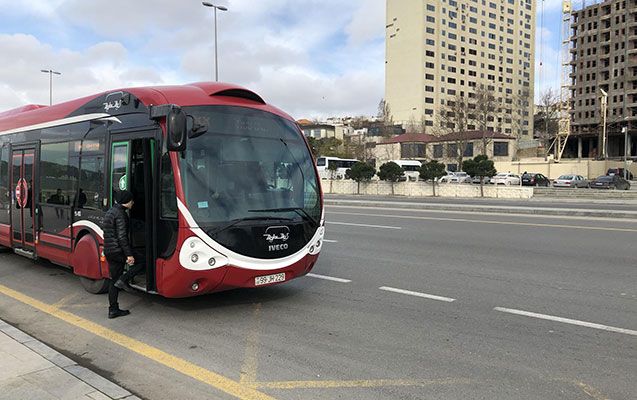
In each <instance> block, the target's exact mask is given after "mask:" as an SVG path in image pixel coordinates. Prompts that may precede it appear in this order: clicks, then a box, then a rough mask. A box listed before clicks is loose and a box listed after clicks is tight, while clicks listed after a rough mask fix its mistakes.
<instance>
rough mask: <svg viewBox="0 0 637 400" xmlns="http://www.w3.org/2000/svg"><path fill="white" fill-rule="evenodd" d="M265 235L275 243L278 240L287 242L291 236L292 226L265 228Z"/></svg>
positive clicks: (267, 239)
mask: <svg viewBox="0 0 637 400" xmlns="http://www.w3.org/2000/svg"><path fill="white" fill-rule="evenodd" d="M263 237H264V238H265V240H266V241H267V242H268V243H274V242H275V241H277V240H280V241H282V242H287V240H288V239H289V238H290V228H288V227H287V226H270V227H268V228H267V229H266V230H265V233H264V234H263Z"/></svg>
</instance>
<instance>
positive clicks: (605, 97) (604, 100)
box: [599, 88, 608, 160]
mask: <svg viewBox="0 0 637 400" xmlns="http://www.w3.org/2000/svg"><path fill="white" fill-rule="evenodd" d="M599 90H600V91H601V92H602V158H603V159H604V160H605V159H606V106H607V105H608V93H606V91H605V90H604V89H601V88H600V89H599Z"/></svg>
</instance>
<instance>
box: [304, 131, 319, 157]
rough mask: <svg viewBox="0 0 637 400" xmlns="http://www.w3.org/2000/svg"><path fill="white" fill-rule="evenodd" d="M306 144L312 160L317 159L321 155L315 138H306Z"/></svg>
mask: <svg viewBox="0 0 637 400" xmlns="http://www.w3.org/2000/svg"><path fill="white" fill-rule="evenodd" d="M307 144H308V145H309V146H310V151H311V152H312V155H313V156H314V158H317V157H318V156H320V155H321V153H320V152H319V145H318V141H317V140H316V138H313V137H312V136H308V137H307Z"/></svg>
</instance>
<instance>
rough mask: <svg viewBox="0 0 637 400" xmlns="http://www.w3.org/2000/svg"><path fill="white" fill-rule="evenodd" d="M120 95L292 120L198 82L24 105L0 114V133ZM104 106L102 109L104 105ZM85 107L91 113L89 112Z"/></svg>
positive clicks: (238, 90)
mask: <svg viewBox="0 0 637 400" xmlns="http://www.w3.org/2000/svg"><path fill="white" fill-rule="evenodd" d="M120 92H121V93H130V94H131V95H132V96H134V97H135V99H136V100H139V101H140V102H141V103H142V104H143V105H144V106H146V107H148V106H151V105H153V106H157V105H163V104H176V105H178V106H183V107H187V106H199V105H231V106H243V107H250V108H256V109H260V110H263V111H267V112H270V113H273V114H276V115H279V116H281V117H283V118H285V119H288V120H290V121H294V119H292V117H290V116H289V115H288V114H286V113H285V112H283V111H281V110H279V109H278V108H276V107H273V106H271V105H268V104H266V102H265V101H264V100H263V99H262V98H261V97H260V96H259V95H258V94H256V93H254V92H252V91H250V90H248V89H245V88H243V87H241V86H237V85H233V84H229V83H216V82H198V83H191V84H187V85H180V86H154V87H139V88H126V89H116V90H109V91H106V92H102V93H99V94H96V95H92V96H87V97H83V98H80V99H76V100H71V101H67V102H64V103H60V104H55V105H53V106H37V105H28V106H23V107H19V108H16V109H13V110H8V111H5V112H2V113H0V133H3V132H7V131H13V130H17V129H19V128H27V127H31V126H38V125H42V124H46V123H49V122H52V121H57V120H62V119H66V118H69V117H73V116H75V117H77V116H80V115H84V114H92V113H95V104H96V102H99V101H100V100H104V99H106V98H107V97H108V96H109V95H110V94H114V93H120ZM89 105H90V106H91V107H89ZM104 105H105V106H106V104H104ZM89 108H90V109H91V110H92V111H89V110H88V109H89ZM105 108H108V107H103V108H102V109H101V110H99V111H98V113H99V114H105V115H102V117H105V116H108V115H117V111H116V110H113V109H110V108H109V109H107V110H105ZM99 114H95V115H99ZM106 114H108V115H106ZM34 129H35V128H34Z"/></svg>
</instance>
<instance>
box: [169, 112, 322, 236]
mask: <svg viewBox="0 0 637 400" xmlns="http://www.w3.org/2000/svg"><path fill="white" fill-rule="evenodd" d="M185 110H186V112H187V113H188V114H189V115H191V116H192V117H193V118H194V123H195V124H197V125H200V126H205V127H207V131H206V132H205V133H204V134H202V135H200V136H197V137H194V138H191V139H189V140H188V147H187V150H186V151H185V153H184V154H183V155H182V156H181V157H180V160H181V161H180V167H181V168H180V170H181V177H182V184H183V190H184V193H185V197H186V201H187V206H188V208H189V210H190V212H191V214H192V216H193V218H194V219H195V221H196V222H197V224H198V225H199V226H200V227H202V228H204V229H205V230H206V231H207V232H209V233H216V232H219V231H220V230H223V229H224V227H230V226H234V225H237V223H240V222H241V221H259V220H263V221H268V220H270V221H271V220H276V219H280V220H282V221H299V222H304V223H308V224H309V225H312V226H311V229H312V230H315V229H316V228H318V227H317V226H314V225H316V222H317V221H320V217H321V215H320V213H321V206H320V201H319V186H318V182H317V177H316V172H315V169H314V165H313V161H312V156H311V154H310V151H309V149H308V148H307V145H306V143H305V141H304V140H303V137H302V135H301V133H300V132H299V131H298V130H297V129H296V127H295V125H294V123H292V122H290V121H287V120H285V119H283V118H281V117H279V116H277V115H274V114H271V113H268V112H264V111H260V110H254V109H250V108H243V107H231V106H200V107H187V108H185ZM213 236H214V235H213Z"/></svg>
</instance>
